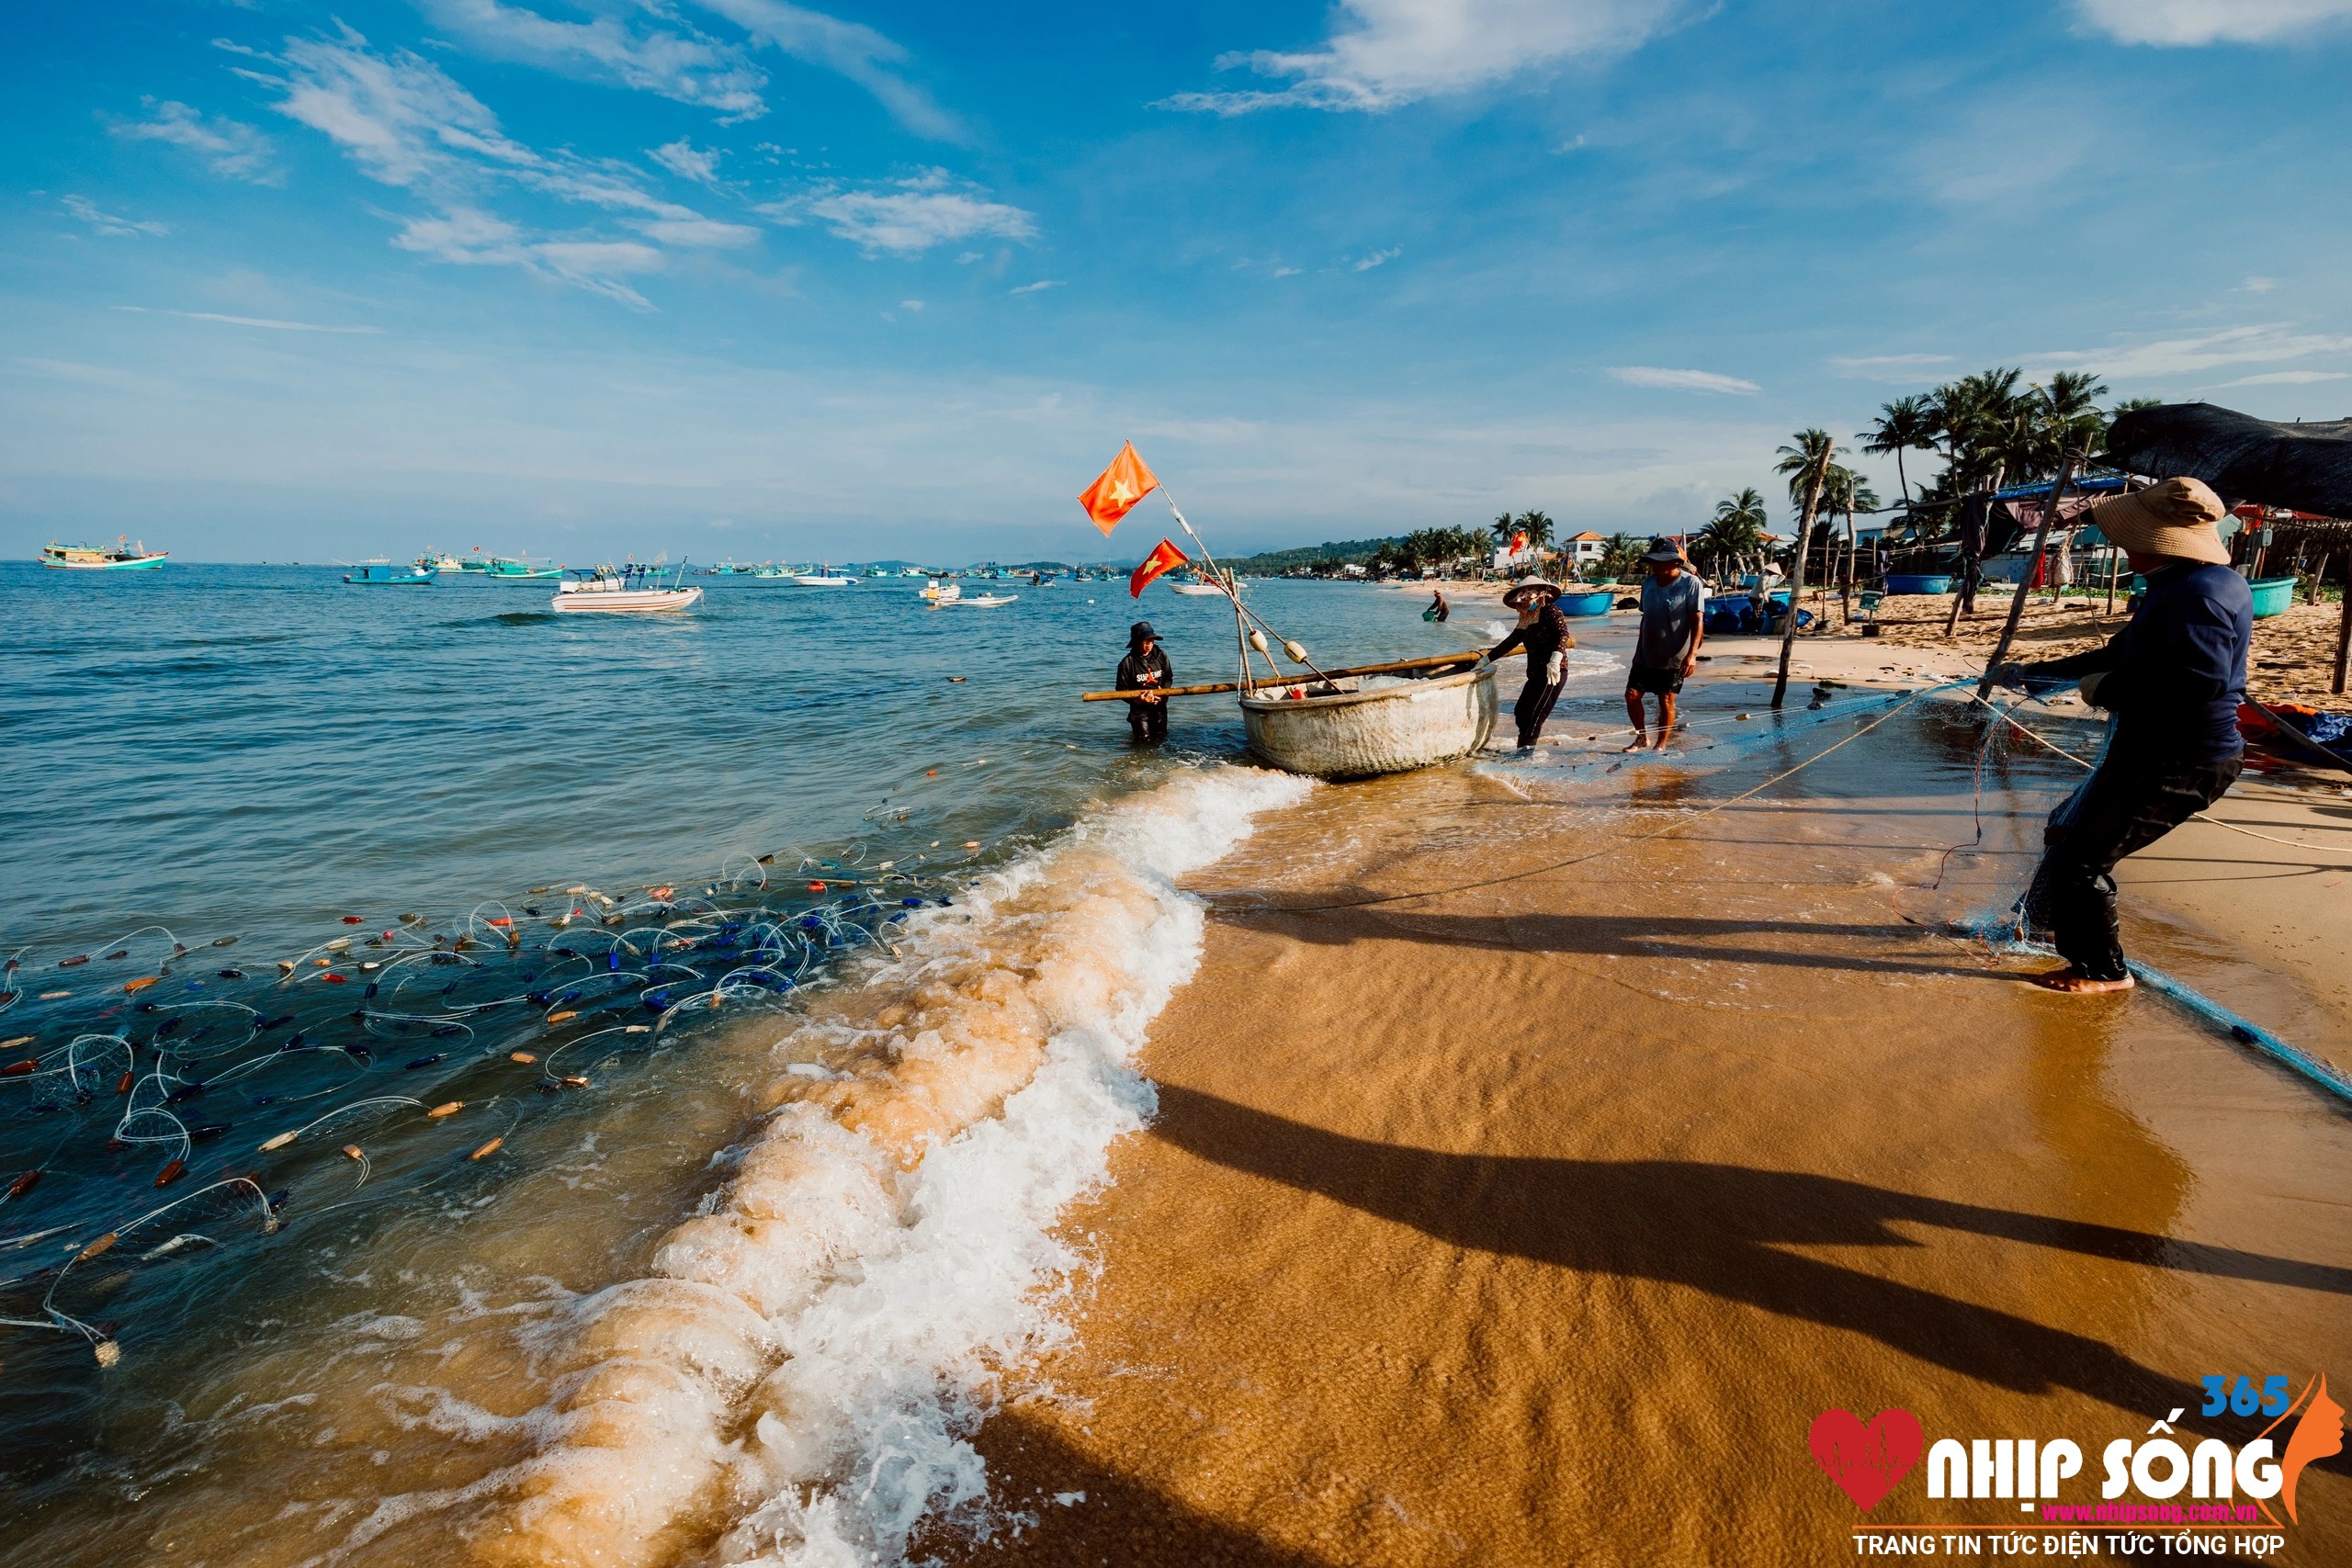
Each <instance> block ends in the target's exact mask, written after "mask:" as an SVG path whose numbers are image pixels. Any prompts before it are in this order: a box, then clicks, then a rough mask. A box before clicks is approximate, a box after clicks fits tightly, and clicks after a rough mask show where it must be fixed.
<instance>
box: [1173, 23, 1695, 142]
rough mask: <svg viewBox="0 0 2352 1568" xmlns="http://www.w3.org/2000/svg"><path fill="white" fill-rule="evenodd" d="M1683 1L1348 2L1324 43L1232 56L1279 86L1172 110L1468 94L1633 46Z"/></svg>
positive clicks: (1374, 102) (1228, 58)
mask: <svg viewBox="0 0 2352 1568" xmlns="http://www.w3.org/2000/svg"><path fill="white" fill-rule="evenodd" d="M1681 9H1682V5H1681V0H1340V6H1339V11H1340V19H1339V20H1338V22H1337V24H1336V27H1335V30H1334V31H1333V32H1332V34H1331V36H1330V38H1329V39H1328V40H1326V41H1325V43H1324V45H1323V47H1322V48H1320V49H1316V50H1309V51H1305V52H1301V53H1283V52H1282V51H1275V50H1254V51H1237V52H1234V53H1230V54H1226V55H1223V56H1221V57H1219V59H1218V60H1217V62H1216V63H1217V68H1218V69H1219V70H1230V69H1232V68H1234V67H1236V66H1247V67H1249V68H1250V70H1251V71H1254V72H1256V73H1258V74H1259V75H1261V76H1267V77H1274V78H1283V77H1287V78H1289V79H1290V81H1289V85H1286V86H1284V87H1282V88H1279V89H1276V90H1272V91H1266V90H1252V91H1242V92H1227V93H1179V94H1177V95H1175V96H1173V97H1170V98H1168V99H1166V100H1165V101H1164V107H1169V108H1178V109H1199V110H1205V111H1206V112H1208V113H1211V114H1221V115H1236V114H1249V113H1250V112H1252V111H1254V110H1257V109H1266V108H1276V107H1305V108H1321V109H1355V110H1361V111H1364V112H1368V113H1379V112H1381V111H1383V110H1386V109H1392V108H1396V107H1399V106H1400V105H1404V104H1409V103H1413V102H1416V101H1418V100H1419V99H1422V98H1428V97H1434V96H1440V95H1442V94H1446V93H1457V92H1462V91H1464V90H1466V89H1469V88H1472V87H1477V86H1481V85H1486V84H1488V83H1492V82H1499V81H1501V80H1503V79H1504V78H1506V77H1510V76H1514V75H1517V74H1518V73H1521V72H1522V71H1525V70H1527V69H1529V68H1531V67H1536V66H1543V65H1548V64H1551V63H1553V62H1557V61H1561V60H1566V59H1569V58H1572V57H1575V56H1579V55H1599V54H1609V53H1614V52H1618V51H1624V50H1629V49H1632V48H1634V47H1635V46H1636V45H1638V44H1640V43H1641V42H1642V41H1643V40H1644V39H1647V38H1649V37H1650V36H1651V35H1652V34H1654V33H1656V32H1657V31H1658V30H1659V29H1660V28H1664V27H1665V26H1666V25H1667V24H1668V22H1669V21H1670V20H1672V19H1673V17H1675V15H1676V14H1677V13H1678V12H1679V11H1680V10H1681Z"/></svg>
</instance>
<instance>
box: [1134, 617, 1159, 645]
mask: <svg viewBox="0 0 2352 1568" xmlns="http://www.w3.org/2000/svg"><path fill="white" fill-rule="evenodd" d="M1158 641H1159V633H1158V632H1156V631H1153V630H1152V629H1151V623H1150V622H1149V621H1137V622H1136V624H1135V625H1134V626H1129V627H1128V628H1127V646H1128V647H1129V648H1140V647H1142V646H1143V645H1144V644H1145V643H1148V642H1158Z"/></svg>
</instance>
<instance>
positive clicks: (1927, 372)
mask: <svg viewBox="0 0 2352 1568" xmlns="http://www.w3.org/2000/svg"><path fill="white" fill-rule="evenodd" d="M1951 363H1952V356H1951V355H1949V354H1866V355H1850V356H1844V357H1834V358H1832V359H1831V360H1830V361H1829V367H1830V368H1831V369H1832V370H1835V371H1837V372H1838V374H1839V375H1840V376H1851V377H1853V378H1856V379H1858V380H1863V381H1890V382H1895V383H1902V382H1905V381H1925V380H1928V379H1930V378H1931V375H1932V372H1933V371H1934V367H1937V366H1939V365H1950V364H1951Z"/></svg>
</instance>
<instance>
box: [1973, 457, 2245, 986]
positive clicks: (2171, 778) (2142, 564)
mask: <svg viewBox="0 0 2352 1568" xmlns="http://www.w3.org/2000/svg"><path fill="white" fill-rule="evenodd" d="M2224 515H2225V512H2224V509H2223V508H2222V501H2221V498H2220V497H2219V496H2217V495H2215V494H2214V493H2213V492H2212V491H2211V490H2210V489H2208V488H2207V487H2206V486H2205V485H2203V484H2202V483H2200V482H2199V481H2198V480H2196V479H2166V480H2165V482H2164V483H2162V484H2160V485H2157V486H2155V487H2154V489H2152V490H2144V491H2139V492H2138V493H2136V494H2132V495H2126V496H2119V497H2118V498H2117V499H2115V500H2113V501H2110V502H2107V503H2106V504H2105V505H2102V506H2100V507H2098V508H2097V509H2095V510H2094V511H2093V512H2092V513H2091V520H2092V521H2093V522H2094V523H2096V524H2097V525H2098V529H2099V531H2100V532H2101V533H2102V534H2104V535H2106V536H2107V537H2108V538H2109V540H2111V541H2112V542H2113V543H2115V544H2117V545H2119V546H2120V547H2122V549H2123V551H2124V553H2125V554H2126V555H2127V556H2129V557H2130V558H2131V570H2134V571H2136V572H2139V573H2141V574H2142V575H2143V576H2144V577H2145V578H2146V579H2147V581H2148V591H2147V592H2146V594H2145V595H2144V596H2143V598H2142V599H2141V601H2140V607H2139V609H2138V610H2137V611H2136V612H2135V613H2134V614H2133V615H2132V617H2131V625H2129V626H2125V627H2124V628H2123V630H2121V631H2120V632H2119V633H2117V634H2116V635H2115V637H2113V638H2112V639H2111V640H2110V641H2109V642H2108V644H2107V645H2106V646H2105V647H2104V648H2096V649H2091V650H2090V651H2089V652H2087V653H2078V654H2076V655H2075V656H2074V657H2073V658H2071V659H2057V660H2050V661H2048V662H2046V663H2041V664H2011V665H2007V666H2006V667H2004V669H2003V671H2002V672H2001V673H2002V678H2003V683H2004V684H2007V685H2012V686H2021V685H2025V684H2027V683H2028V682H2040V681H2042V680H2074V679H2079V680H2080V681H2081V682H2082V689H2083V699H2084V700H2085V701H2086V702H2088V703H2090V704H2091V705H2094V706H2097V707H2103V708H2105V709H2107V710H2108V711H2109V713H2110V714H2112V715H2113V716H2114V723H2113V727H2112V728H2111V729H2110V730H2109V736H2108V743H2107V751H2106V754H2105V755H2104V756H2103V757H2102V758H2101V759H2100V761H2099V765H2098V770H2097V771H2096V772H2094V773H2092V774H2091V776H2090V777H2089V778H2088V779H2087V780H2086V781H2085V782H2084V784H2083V785H2082V787H2081V788H2080V789H2077V790H2076V791H2075V793H2074V794H2073V795H2070V796H2068V797H2067V799H2066V802H2065V804H2064V805H2063V806H2061V807H2058V809H2057V810H2055V811H2053V812H2052V813H2051V814H2050V824H2049V827H2048V828H2047V829H2045V830H2044V832H2043V835H2042V845H2043V849H2042V856H2041V866H2040V868H2039V869H2037V870H2036V871H2035V873H2034V876H2033V886H2032V887H2031V888H2030V890H2029V891H2028V892H2027V894H2026V897H2025V912H2026V918H2027V919H2028V921H2029V922H2030V924H2031V925H2033V926H2034V927H2035V928H2037V929H2047V930H2048V931H2050V932H2051V936H2052V942H2053V943H2054V944H2055V945H2056V947H2057V949H2058V953H2059V955H2060V956H2061V957H2063V958H2064V959H2065V960H2066V967H2065V968H2064V969H2060V970H2056V971H2054V972H2052V973H2051V974H2048V975H2045V976H2041V984H2043V985H2045V986H2048V987H2051V988H2052V989H2053V990H2059V991H2067V992H2071V993H2075V994H2085V993H2091V992H2099V991H2121V990H2128V989H2129V988H2130V987H2131V970H2130V968H2129V967H2127V966H2126V964H2125V963H2124V959H2123V946H2122V943H2121V942H2120V939H2119V933H2118V930H2117V925H2116V919H2115V879H2114V875H2113V873H2114V871H2115V867H2116V863H2118V862H2120V861H2121V860H2122V859H2123V857H2124V856H2126V855H2130V854H2135V853H2137V852H2139V851H2141V850H2143V849H2146V848H2147V847H2148V846H2149V845H2150V844H2153V843H2154V842H2155V841H2156V840H2158V839H2161V838H2163V837H2164V836H2165V834H2166V833H2169V832H2171V831H2172V830H2173V829H2175V828H2177V827H2178V826H2179V825H2180V824H2181V823H2183V822H2185V821H2187V820H2188V818H2190V817H2192V816H2194V815H2195V814H2196V813H2198V812H2199V811H2202V810H2204V809H2205V808H2206V807H2209V806H2211V805H2212V804H2213V802H2215V801H2216V800H2219V799H2220V798H2221V797H2222V794H2223V793H2224V792H2226V791H2227V790H2228V789H2229V787H2230V785H2231V784H2234V783H2236V782H2237V776H2238V769H2239V767H2240V766H2241V764H2242V762H2243V761H2244V756H2245V741H2244V739H2242V738H2241V737H2240V736H2239V734H2238V704H2239V703H2241V702H2243V701H2244V700H2245V663H2246V653H2247V650H2248V649H2249V648H2250V647H2251V646H2252V644H2253V640H2254V598H2253V594H2252V593H2251V592H2250V591H2249V590H2248V589H2247V587H2246V585H2245V579H2244V578H2242V577H2240V576H2239V575H2238V574H2237V573H2236V572H2234V571H2233V570H2230V568H2229V566H2228V564H2227V563H2228V561H2229V558H2230V552H2229V549H2228V547H2226V546H2224V545H2223V544H2222V540H2221V536H2220V535H2219V534H2218V533H2217V532H2216V530H2215V525H2216V524H2218V523H2219V522H2220V521H2221V519H2222V517H2223V516H2224ZM2020 592H2022V590H2020Z"/></svg>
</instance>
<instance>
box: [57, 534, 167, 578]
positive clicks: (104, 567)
mask: <svg viewBox="0 0 2352 1568" xmlns="http://www.w3.org/2000/svg"><path fill="white" fill-rule="evenodd" d="M171 553H172V552H171V551H169V550H150V549H149V548H148V547H147V545H146V541H144V540H141V541H140V543H138V544H136V545H133V544H131V543H130V541H129V539H128V538H127V537H125V536H120V535H118V536H116V539H115V547H114V548H112V549H107V547H104V546H102V545H61V544H59V543H57V542H56V541H55V540H53V539H52V540H51V541H50V542H49V543H48V544H46V545H43V546H42V547H40V564H41V565H43V566H46V567H55V568H58V569H59V570H64V571H152V570H154V569H155V568H157V567H159V566H161V565H163V564H164V557H166V556H168V555H170V554H171Z"/></svg>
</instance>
